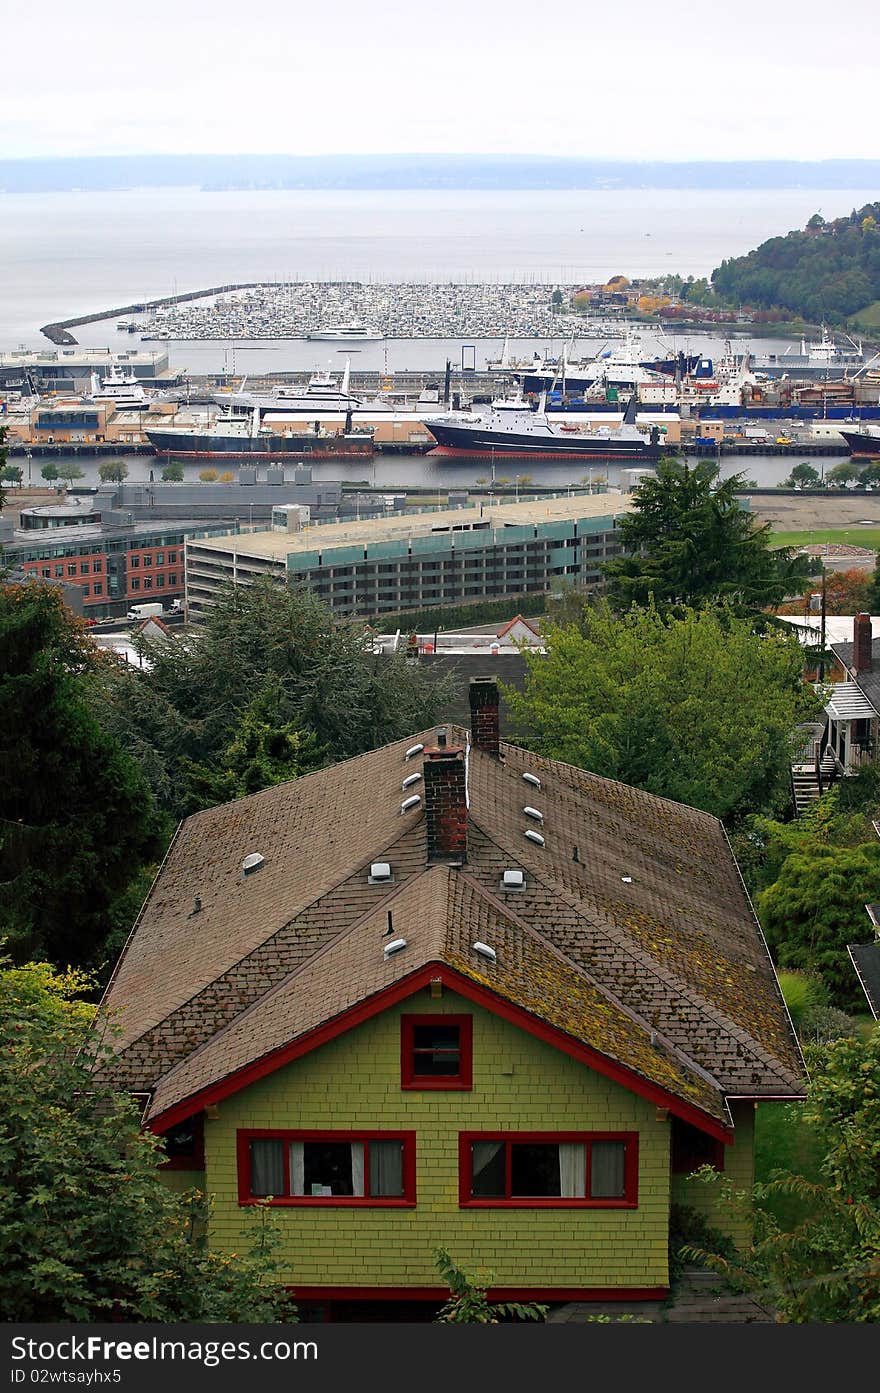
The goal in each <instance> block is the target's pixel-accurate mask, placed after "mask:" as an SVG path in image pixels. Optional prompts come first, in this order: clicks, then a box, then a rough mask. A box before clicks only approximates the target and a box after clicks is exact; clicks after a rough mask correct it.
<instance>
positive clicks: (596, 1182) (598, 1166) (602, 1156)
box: [560, 1141, 624, 1200]
mask: <svg viewBox="0 0 880 1393" xmlns="http://www.w3.org/2000/svg"><path fill="white" fill-rule="evenodd" d="M560 1150H561V1148H560ZM623 1157H624V1144H623V1142H622V1141H594V1142H593V1144H592V1147H591V1155H590V1198H591V1199H594V1200H612V1199H623V1195H624V1167H623Z"/></svg>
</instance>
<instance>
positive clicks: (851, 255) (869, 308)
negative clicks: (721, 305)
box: [712, 202, 880, 329]
mask: <svg viewBox="0 0 880 1393" xmlns="http://www.w3.org/2000/svg"><path fill="white" fill-rule="evenodd" d="M712 288H713V290H714V291H715V293H716V294H717V295H718V296H719V297H720V298H721V299H722V300H725V301H727V302H728V303H732V304H742V305H749V306H751V307H753V308H758V309H775V308H780V309H786V310H790V311H792V312H793V313H794V314H796V315H800V316H801V317H802V318H804V319H806V320H808V321H810V322H811V323H814V324H817V323H819V322H820V321H827V322H828V323H831V324H842V323H844V322H845V321H847V320H852V321H854V322H855V323H857V324H859V325H861V326H862V327H864V328H866V329H871V328H875V327H880V314H878V311H880V202H878V203H867V204H865V206H864V208H859V209H858V210H856V209H853V211H852V213H851V214H850V215H849V217H848V218H835V219H834V221H833V222H826V221H825V219H824V218H822V217H821V216H820V215H819V214H818V213H815V214H814V215H813V217H812V218H810V221H809V222H808V223H807V225H806V227H805V228H804V229H803V231H801V232H789V233H788V235H787V236H786V237H771V238H770V240H769V241H768V242H762V244H761V246H760V247H758V248H757V249H756V250H755V251H751V252H749V254H748V256H738V257H734V258H733V259H732V260H730V261H723V262H722V263H721V265H720V266H719V267H718V269H717V270H715V271H713V273H712Z"/></svg>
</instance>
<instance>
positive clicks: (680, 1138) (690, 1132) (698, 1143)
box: [671, 1117, 724, 1175]
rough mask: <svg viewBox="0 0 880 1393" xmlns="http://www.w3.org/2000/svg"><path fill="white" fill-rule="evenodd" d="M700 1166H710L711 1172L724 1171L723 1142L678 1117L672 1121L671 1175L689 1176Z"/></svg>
mask: <svg viewBox="0 0 880 1393" xmlns="http://www.w3.org/2000/svg"><path fill="white" fill-rule="evenodd" d="M700 1166H711V1167H712V1169H713V1170H716V1171H723V1170H724V1142H723V1141H718V1139H717V1138H716V1137H710V1136H709V1135H708V1134H707V1133H706V1132H701V1131H700V1129H699V1128H698V1127H692V1126H691V1125H690V1123H689V1122H683V1121H682V1120H681V1118H680V1117H674V1118H673V1119H672V1161H671V1169H672V1173H673V1175H690V1173H691V1171H695V1170H699V1168H700Z"/></svg>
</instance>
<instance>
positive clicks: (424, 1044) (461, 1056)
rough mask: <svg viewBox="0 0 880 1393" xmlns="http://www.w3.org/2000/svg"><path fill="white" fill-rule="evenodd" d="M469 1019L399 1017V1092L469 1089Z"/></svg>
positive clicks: (470, 1023)
mask: <svg viewBox="0 0 880 1393" xmlns="http://www.w3.org/2000/svg"><path fill="white" fill-rule="evenodd" d="M472 1025H473V1022H472V1019H471V1017H470V1016H445V1015H436V1016H401V1018H400V1086H401V1088H462V1089H464V1088H472V1087H473V1063H472V1058H473V1050H472V1038H473V1031H472Z"/></svg>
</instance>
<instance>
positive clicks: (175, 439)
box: [145, 408, 373, 461]
mask: <svg viewBox="0 0 880 1393" xmlns="http://www.w3.org/2000/svg"><path fill="white" fill-rule="evenodd" d="M145 434H146V437H147V439H148V441H149V442H150V444H151V445H152V446H153V448H154V450H155V451H156V454H157V455H173V456H175V458H179V459H197V460H250V461H252V460H253V459H254V458H255V457H256V458H259V459H264V460H279V459H313V458H315V457H316V456H317V457H319V458H322V459H349V458H352V457H354V458H356V459H363V458H369V457H370V456H371V455H372V454H373V436H372V432H370V431H368V430H365V429H364V428H361V429H359V430H353V429H352V425H351V413H350V412H349V413H348V415H347V417H346V421H345V427H344V429H343V430H341V431H338V432H336V433H331V432H328V431H326V430H324V429H323V427H322V426H321V424H320V422H319V421H316V422H315V423H314V425H313V427H312V428H311V430H307V431H295V430H290V429H285V428H281V427H278V426H273V425H271V424H265V425H263V424H261V422H260V412H259V409H258V408H257V409H256V410H254V411H252V412H249V413H248V414H247V415H246V416H241V415H238V416H237V415H234V414H232V413H230V412H224V413H222V414H221V415H220V416H218V418H217V420H216V421H215V423H214V424H213V425H211V426H192V427H188V428H187V427H175V426H156V427H153V428H151V429H149V430H147V431H146V432H145Z"/></svg>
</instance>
